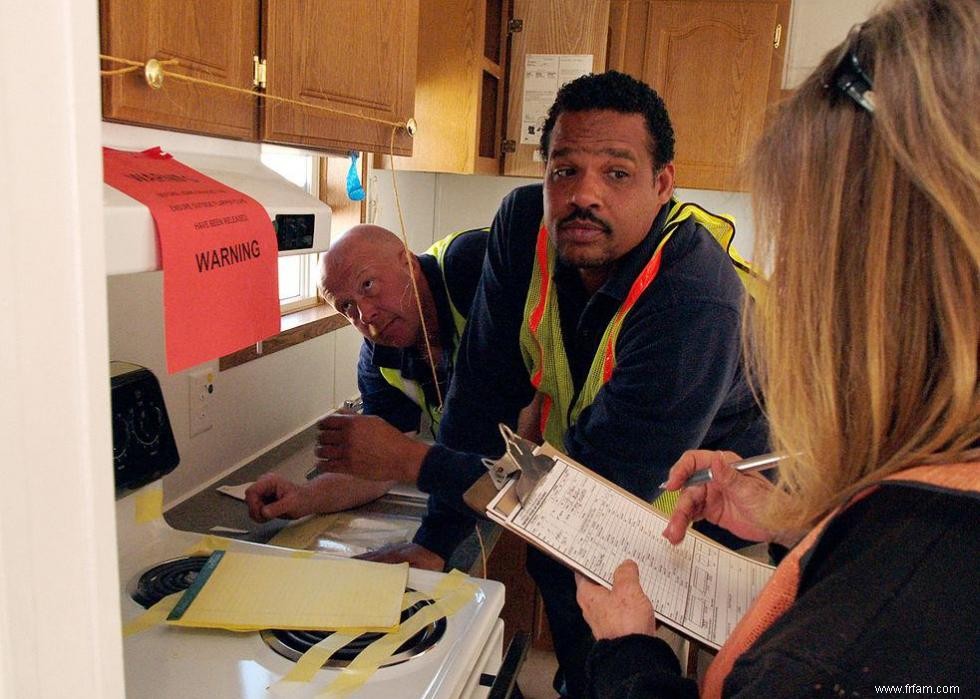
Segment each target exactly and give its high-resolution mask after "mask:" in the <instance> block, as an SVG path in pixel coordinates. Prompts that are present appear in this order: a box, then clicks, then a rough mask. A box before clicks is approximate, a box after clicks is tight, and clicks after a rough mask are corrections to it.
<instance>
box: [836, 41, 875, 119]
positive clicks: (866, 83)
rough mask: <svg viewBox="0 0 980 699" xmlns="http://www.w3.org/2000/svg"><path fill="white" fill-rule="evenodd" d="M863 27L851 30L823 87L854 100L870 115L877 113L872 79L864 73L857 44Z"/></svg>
mask: <svg viewBox="0 0 980 699" xmlns="http://www.w3.org/2000/svg"><path fill="white" fill-rule="evenodd" d="M860 34H861V25H860V24H858V25H856V26H855V27H854V28H852V29H851V31H850V33H848V35H847V40H846V41H845V42H844V46H843V48H842V50H841V54H840V57H839V58H838V59H837V61H836V63H835V64H834V67H833V69H832V70H831V71H830V73H829V74H828V75H827V76H826V77H825V78H824V81H823V86H824V89H825V90H829V91H830V92H831V93H832V94H834V95H843V96H844V97H847V98H848V99H850V100H852V101H853V102H854V103H855V104H856V105H858V106H859V107H860V108H861V109H863V110H865V111H866V112H868V114H874V113H875V100H874V91H873V90H872V87H871V78H869V77H868V74H867V73H865V72H864V69H863V68H862V67H861V63H860V62H859V61H858V57H857V44H858V41H859V39H860Z"/></svg>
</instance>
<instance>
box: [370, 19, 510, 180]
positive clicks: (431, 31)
mask: <svg viewBox="0 0 980 699" xmlns="http://www.w3.org/2000/svg"><path fill="white" fill-rule="evenodd" d="M447 27H452V28H453V30H452V31H446V28H447ZM506 33H507V2H506V1H505V0H424V2H422V5H421V8H420V13H419V50H418V56H419V58H418V72H417V74H416V87H415V119H416V121H417V122H418V133H417V134H416V136H415V149H414V152H413V154H412V157H411V158H396V159H395V164H396V166H397V167H398V168H400V169H405V170H422V171H428V172H450V173H457V174H473V173H480V174H485V175H498V174H500V142H501V140H502V133H503V129H502V121H503V103H504V97H505V95H504V87H503V84H504V66H505V63H506V55H507V52H506ZM375 162H376V164H377V163H378V161H375ZM382 162H384V163H387V161H386V160H382Z"/></svg>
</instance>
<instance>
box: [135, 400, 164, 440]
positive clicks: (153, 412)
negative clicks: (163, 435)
mask: <svg viewBox="0 0 980 699" xmlns="http://www.w3.org/2000/svg"><path fill="white" fill-rule="evenodd" d="M161 427H163V412H162V411H161V410H160V408H159V407H158V406H156V405H143V406H140V408H139V409H138V410H137V412H136V421H135V430H134V431H135V434H136V439H138V440H139V441H140V442H142V443H143V444H146V445H147V446H153V445H154V444H156V443H157V442H158V441H160V428H161Z"/></svg>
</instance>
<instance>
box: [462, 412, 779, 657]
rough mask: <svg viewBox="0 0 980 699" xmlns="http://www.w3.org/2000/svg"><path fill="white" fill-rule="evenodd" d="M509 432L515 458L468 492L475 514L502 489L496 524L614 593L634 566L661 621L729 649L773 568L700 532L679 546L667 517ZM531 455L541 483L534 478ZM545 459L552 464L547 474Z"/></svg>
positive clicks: (493, 511) (491, 512)
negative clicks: (668, 531) (619, 571)
mask: <svg viewBox="0 0 980 699" xmlns="http://www.w3.org/2000/svg"><path fill="white" fill-rule="evenodd" d="M501 431H502V432H503V433H504V439H505V441H506V442H507V447H508V448H507V453H505V454H504V456H503V457H501V459H499V460H498V461H496V462H492V463H488V464H487V467H488V468H489V469H490V474H488V475H489V476H490V477H491V478H489V479H487V478H486V477H485V478H484V479H481V481H480V483H478V485H477V486H474V487H473V489H471V491H470V492H469V493H467V495H468V496H469V497H468V498H467V502H469V503H470V505H471V506H474V505H476V503H477V502H479V501H480V499H479V497H476V498H474V492H473V491H474V490H477V489H479V488H480V487H481V484H482V490H483V494H484V497H486V495H487V494H488V490H489V489H488V485H489V483H488V481H492V482H493V483H494V485H493V486H492V488H495V489H496V493H495V494H494V495H493V497H492V499H490V500H489V502H487V504H486V506H485V512H486V515H487V516H488V517H489V518H490V519H491V520H493V521H495V522H497V523H499V524H500V525H502V526H503V527H505V528H506V529H509V530H510V531H512V532H514V533H515V534H517V535H518V536H520V537H521V538H523V539H526V540H527V541H528V542H529V543H531V544H532V545H534V546H535V547H537V548H539V549H541V550H542V551H544V552H545V553H547V554H549V555H550V556H552V557H554V558H555V559H557V560H559V561H561V562H562V563H564V564H565V565H567V566H569V567H570V568H572V569H574V570H576V571H578V572H580V573H582V574H583V575H585V576H587V577H588V578H590V579H592V580H594V581H595V582H597V583H599V584H600V585H603V586H604V587H606V588H611V587H612V578H613V571H614V570H615V569H616V567H617V566H618V565H619V564H620V563H621V562H622V561H624V560H626V559H627V558H631V559H633V560H634V561H636V562H637V564H638V565H639V569H640V583H641V585H642V587H643V591H644V592H645V593H646V595H647V597H649V598H650V600H651V601H652V602H653V607H654V610H655V611H656V615H657V618H658V619H659V620H660V621H662V622H663V623H665V624H667V625H668V626H670V627H673V628H674V629H676V630H678V631H680V632H681V633H683V634H684V635H686V636H689V637H691V638H694V639H696V640H699V641H701V642H702V643H705V644H707V645H710V646H712V647H714V648H718V647H720V646H721V644H722V643H724V642H725V640H726V639H727V638H728V636H729V634H730V633H731V631H732V629H733V628H734V627H735V624H737V623H738V621H739V620H740V619H741V618H742V616H743V615H744V614H745V613H746V612H747V611H748V609H749V607H750V606H751V604H752V602H753V601H754V600H755V598H756V596H757V595H758V594H759V592H760V591H761V590H762V588H763V586H764V585H765V584H766V582H767V581H768V580H769V578H770V577H771V575H772V571H773V570H774V568H773V566H770V565H766V564H764V563H760V562H758V561H754V560H752V559H750V558H746V557H745V556H742V555H739V554H737V553H735V552H734V551H732V550H731V549H728V548H725V547H724V546H721V545H720V544H718V543H716V542H714V541H712V540H711V539H708V538H707V537H705V536H704V535H702V534H699V533H698V532H695V531H693V530H690V531H688V533H687V535H686V536H685V537H684V541H683V542H681V543H680V544H679V545H677V546H673V545H671V544H670V543H669V542H668V541H667V540H666V539H664V538H663V536H662V535H661V533H662V532H663V530H664V527H665V526H666V525H667V517H665V516H664V515H663V514H661V513H660V512H658V511H657V510H655V509H654V508H653V507H651V505H650V504H649V503H646V502H644V501H643V500H641V499H640V498H638V497H636V496H634V495H632V494H630V493H628V492H627V491H625V490H623V489H622V488H620V487H619V486H617V485H615V484H614V483H611V482H610V481H608V480H606V479H604V478H602V477H601V476H599V475H598V474H596V473H594V472H592V471H590V470H589V469H587V468H585V467H584V466H582V465H581V464H578V463H576V462H575V461H573V460H572V459H570V458H569V457H567V456H565V455H563V454H561V453H560V452H558V451H557V450H555V449H554V448H553V447H551V446H550V445H548V444H545V445H544V446H542V447H537V448H534V449H533V452H532V451H530V449H531V448H533V447H534V445H533V444H531V443H530V442H527V441H526V440H523V439H521V438H520V437H518V436H517V435H515V434H514V433H513V432H511V431H510V430H509V429H507V428H506V427H504V426H501ZM531 456H533V457H534V459H535V461H536V463H534V464H531V473H532V474H533V475H531V478H528V479H525V475H527V474H525V473H524V470H525V468H524V467H525V465H526V464H528V462H529V459H530V457H531ZM542 457H545V458H547V459H548V461H550V468H548V469H547V470H546V469H545V468H544V467H543V461H544V459H543V458H542ZM501 462H504V463H501ZM522 462H523V463H522ZM522 479H525V483H524V484H521V485H522V487H521V488H520V494H519V492H518V485H519V484H520V482H521V480H522ZM483 501H484V502H486V500H485V499H484V500H483Z"/></svg>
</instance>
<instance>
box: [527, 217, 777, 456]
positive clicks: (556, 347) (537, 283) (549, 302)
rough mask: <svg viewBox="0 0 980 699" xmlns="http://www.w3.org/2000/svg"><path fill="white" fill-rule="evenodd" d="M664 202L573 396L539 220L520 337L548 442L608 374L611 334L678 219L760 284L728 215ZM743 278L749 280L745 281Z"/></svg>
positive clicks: (558, 436)
mask: <svg viewBox="0 0 980 699" xmlns="http://www.w3.org/2000/svg"><path fill="white" fill-rule="evenodd" d="M669 206H670V209H669V211H668V214H667V219H666V222H665V223H664V233H663V237H662V238H661V240H660V243H659V244H658V245H657V249H656V250H654V252H653V254H652V255H651V257H650V260H649V261H648V262H647V264H646V265H645V266H644V268H643V270H642V271H641V272H640V273H639V275H637V277H636V279H635V280H634V281H633V285H632V286H631V287H630V290H629V293H628V294H627V296H626V299H625V300H624V301H623V303H622V305H621V306H620V307H619V309H618V310H617V311H616V313H615V314H614V315H613V318H612V319H611V320H610V321H609V324H608V325H607V326H606V330H605V332H604V333H603V336H602V339H601V341H600V342H599V346H598V349H597V351H596V355H595V357H594V358H593V360H592V365H591V366H590V368H589V373H588V375H587V376H586V379H585V382H584V384H583V386H582V388H581V390H580V391H579V394H578V396H575V387H574V384H573V382H572V376H571V371H570V370H569V368H568V357H567V355H566V354H565V345H564V341H563V337H562V330H561V317H560V314H559V311H558V297H557V294H556V291H555V288H554V280H553V275H554V267H555V258H556V253H555V247H554V245H553V244H552V242H551V239H550V237H549V236H548V230H547V228H546V227H545V225H544V224H543V223H542V224H541V227H540V229H539V230H538V238H537V243H536V246H535V254H534V265H533V267H532V271H531V282H530V285H529V287H528V296H527V301H526V302H525V304H524V319H523V322H522V323H521V336H520V342H521V353H522V356H523V358H524V364H525V366H526V367H527V369H528V374H529V375H530V377H531V383H532V385H533V386H534V387H535V389H536V390H537V391H538V392H539V393H541V394H542V405H541V418H540V419H541V425H540V427H541V433H542V435H543V436H544V438H545V439H546V440H547V441H548V442H549V443H551V444H553V445H562V444H564V440H565V432H567V430H568V427H569V425H572V424H574V423H575V422H576V421H577V420H578V417H579V415H580V414H581V412H582V410H584V409H585V408H586V407H588V406H589V405H591V404H592V401H594V400H595V397H596V395H597V394H598V393H599V389H601V388H602V386H603V384H605V382H606V381H608V380H609V378H610V377H611V376H612V373H613V370H614V369H615V367H616V340H617V338H618V337H619V331H620V328H621V327H622V325H623V320H624V319H625V318H626V315H627V314H628V313H629V312H630V310H631V309H632V308H633V306H634V305H635V304H636V301H637V299H639V297H640V296H641V295H642V294H643V292H644V291H646V289H647V288H648V287H649V286H650V284H651V283H652V282H653V280H654V279H655V278H656V276H657V273H658V272H659V271H660V261H661V257H662V253H663V248H664V246H665V245H666V244H667V241H668V240H670V237H671V235H672V234H673V233H674V231H675V230H677V228H679V227H680V225H681V223H682V222H684V221H685V220H687V219H689V218H693V219H694V220H695V221H697V222H698V223H699V224H701V225H702V226H703V227H704V228H706V229H707V230H708V231H709V232H710V233H711V235H712V237H713V238H714V239H715V240H717V241H718V243H719V244H720V245H721V246H722V247H723V248H724V249H725V251H726V252H727V253H728V255H729V257H730V258H731V259H732V262H733V264H734V265H735V267H736V272H739V273H740V278H742V281H743V284H745V285H746V290H747V292H748V293H749V294H750V295H753V296H754V295H755V294H756V293H757V292H758V290H759V281H758V277H757V276H756V275H755V273H754V272H753V271H752V269H751V267H750V266H749V265H748V263H746V262H745V260H744V259H742V257H741V256H740V255H739V254H738V252H737V251H736V250H735V249H734V247H733V246H732V238H733V237H734V235H735V224H734V223H733V222H732V221H731V219H728V218H724V217H721V216H716V215H714V214H711V213H709V212H707V211H705V210H704V209H702V208H701V207H699V206H697V205H696V204H689V203H681V202H678V201H677V200H675V199H672V200H671V202H670V204H669ZM743 268H744V269H743ZM742 273H744V275H745V276H744V277H742ZM746 280H749V282H750V283H751V284H752V286H749V285H748V284H746Z"/></svg>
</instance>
